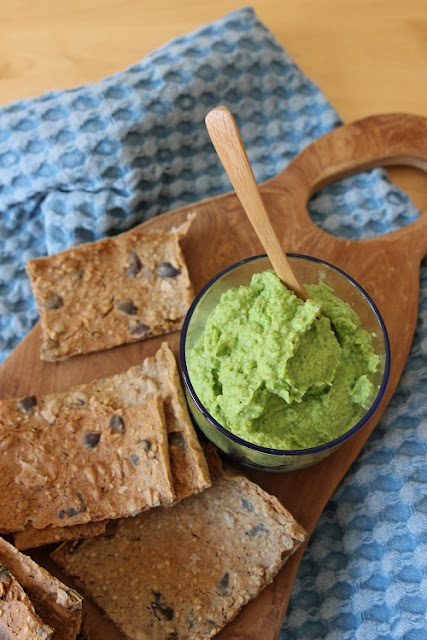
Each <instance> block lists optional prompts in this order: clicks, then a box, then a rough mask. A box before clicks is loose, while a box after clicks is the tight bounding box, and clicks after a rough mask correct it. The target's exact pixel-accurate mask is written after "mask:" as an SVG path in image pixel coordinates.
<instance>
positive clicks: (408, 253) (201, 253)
mask: <svg viewBox="0 0 427 640" xmlns="http://www.w3.org/2000/svg"><path fill="white" fill-rule="evenodd" d="M378 162H381V163H385V164H393V163H396V162H404V163H407V164H409V165H415V166H417V167H419V168H420V169H423V170H427V119H425V118H420V117H415V116H410V115H405V114H397V115H384V116H374V117H371V118H367V119H364V120H362V121H359V122H355V123H353V124H351V125H347V126H345V127H341V128H339V129H337V130H335V131H333V132H331V133H330V134H327V135H326V136H323V137H322V138H320V139H318V140H317V141H315V142H314V143H313V144H312V145H310V146H309V147H308V148H307V149H306V150H305V151H303V152H302V153H301V154H300V155H299V156H297V158H295V160H294V161H293V162H292V163H291V164H290V165H289V167H288V168H287V170H286V171H284V172H282V173H280V174H279V175H278V176H276V177H275V178H273V179H271V180H269V181H268V182H266V183H264V184H263V185H261V187H260V189H261V193H262V196H263V199H264V201H265V202H266V205H267V207H268V210H269V212H270V217H271V220H272V223H273V224H274V228H275V231H276V233H277V235H278V237H279V240H280V242H281V244H282V246H286V247H287V249H288V250H289V251H293V252H300V253H306V254H308V255H313V256H315V257H318V258H321V259H325V260H327V261H329V262H332V263H333V264H335V265H337V266H338V267H340V268H341V269H343V270H344V271H346V272H347V273H349V274H350V275H351V276H353V277H354V278H355V279H356V280H357V281H358V282H359V283H360V284H361V285H362V286H363V287H364V288H365V289H366V290H367V292H368V293H369V294H370V295H371V297H372V298H373V299H374V301H375V303H376V304H377V306H378V308H379V310H380V313H381V314H382V316H383V319H384V321H385V324H386V326H387V330H388V334H389V338H390V343H391V353H392V357H391V362H392V365H391V372H390V380H389V385H388V388H387V391H386V393H385V396H384V398H383V401H382V402H381V404H380V406H379V408H378V410H377V412H376V413H375V414H374V416H373V417H372V418H371V420H370V421H369V423H368V424H367V425H366V426H365V427H364V428H363V429H362V430H361V431H360V432H359V433H358V434H357V435H356V436H355V437H354V438H353V439H351V440H350V441H348V442H347V443H346V444H345V445H344V446H343V447H341V448H340V449H339V450H338V451H337V452H335V453H334V454H332V456H331V457H330V458H328V459H326V460H324V461H323V462H321V463H319V464H317V465H315V466H313V467H310V468H308V469H303V470H300V471H295V472H291V473H287V474H272V473H270V474H269V473H261V472H255V471H249V470H248V474H249V475H250V477H251V478H252V479H253V480H255V481H256V482H258V483H259V484H260V485H261V486H262V487H264V488H265V489H266V490H267V491H269V492H270V493H273V494H275V495H277V496H278V498H279V499H280V500H281V501H282V502H283V503H284V504H285V505H286V506H287V507H288V508H289V509H290V511H291V512H292V513H293V515H294V516H295V517H296V519H297V520H298V521H300V522H301V524H302V525H303V526H304V527H305V528H306V529H307V531H308V532H309V534H310V533H311V532H312V530H313V528H314V526H315V524H316V522H317V520H318V518H319V516H320V514H321V512H322V510H323V508H324V506H325V504H326V502H327V500H328V499H329V497H330V496H331V494H332V493H333V491H334V490H335V488H336V487H337V485H338V483H339V482H340V481H341V479H342V477H343V476H344V474H345V473H346V471H347V470H348V468H349V466H350V465H351V463H352V462H353V461H354V459H355V457H356V456H357V454H358V453H359V451H360V449H361V447H362V446H363V444H364V443H365V442H366V440H367V438H368V437H369V435H370V434H371V432H372V430H373V429H374V427H375V425H376V424H377V422H378V420H379V418H380V416H381V415H382V413H383V412H384V409H385V408H386V406H387V404H388V402H389V401H390V399H391V397H392V395H393V392H394V390H395V389H396V386H397V384H398V381H399V378H400V376H401V373H402V371H403V368H404V365H405V362H406V358H407V356H408V353H409V349H410V345H411V342H412V337H413V333H414V329H415V323H416V319H417V312H418V295H419V267H420V262H421V260H422V258H423V256H425V254H426V253H427V213H426V214H424V215H422V216H421V217H420V218H419V219H418V220H417V221H415V222H413V223H412V224H411V225H409V226H407V227H406V228H405V229H401V230H399V231H396V232H393V233H390V234H388V235H385V236H382V237H380V238H376V239H370V240H365V241H350V240H343V239H340V238H336V237H332V236H330V235H329V234H327V233H325V232H324V231H322V230H320V229H319V228H318V227H316V225H315V224H314V223H313V222H312V221H311V219H310V217H309V215H308V213H307V209H306V203H307V200H308V197H309V195H310V193H312V191H313V190H314V189H316V188H318V186H320V185H323V184H325V183H328V182H330V181H331V180H334V179H335V178H336V177H339V176H342V175H348V174H349V173H351V172H353V171H356V170H359V169H362V168H366V167H371V166H373V165H376V164H377V163H378ZM188 209H189V208H188V207H185V208H182V209H178V210H176V211H173V212H170V213H167V214H164V215H163V216H160V217H158V218H155V219H153V220H150V221H149V222H147V223H145V224H144V225H142V226H143V227H144V228H145V229H147V230H150V229H151V230H162V231H165V230H167V229H170V228H171V227H172V226H173V225H176V224H179V223H181V222H182V221H183V220H184V219H185V217H186V216H187V212H188ZM191 210H193V211H194V212H195V213H196V214H197V215H196V219H195V220H194V222H193V224H192V226H191V228H190V231H189V233H188V236H186V238H185V239H184V241H183V250H184V253H185V256H186V259H187V263H188V267H189V271H190V276H191V278H192V280H193V282H194V285H195V289H196V291H198V290H199V289H200V288H201V287H202V286H203V285H204V284H205V283H206V281H207V280H208V279H210V278H211V277H212V276H213V275H214V274H215V273H217V272H218V271H219V270H221V269H222V268H224V267H225V266H227V265H229V264H231V263H233V262H235V261H237V260H239V259H242V258H244V257H247V256H249V255H255V254H258V253H260V252H261V251H262V247H261V246H260V243H259V240H258V238H257V236H256V234H255V232H254V230H253V228H252V227H251V225H250V223H249V221H248V219H247V217H246V215H245V214H244V212H243V210H242V208H241V205H240V203H239V201H238V199H237V197H236V196H235V195H234V194H226V195H224V196H220V197H218V198H214V199H212V200H205V201H203V202H201V203H197V204H195V205H194V206H193V207H191ZM284 211H286V215H284ZM224 226H226V228H227V229H228V234H227V235H224V233H223V229H224ZM206 237H209V238H210V242H209V243H207V242H205V240H204V239H205V238H206ZM161 339H162V338H154V339H151V340H147V341H145V342H140V343H134V344H130V345H125V346H123V347H119V348H115V349H112V350H110V351H105V352H101V353H94V354H89V355H86V356H78V357H75V358H72V359H69V360H67V361H65V362H60V363H48V362H43V361H41V360H40V358H39V348H40V329H39V326H38V325H37V326H36V327H35V328H34V329H33V331H32V332H31V333H30V334H29V336H28V337H27V338H26V339H25V340H24V341H23V342H22V343H21V344H20V345H19V346H18V347H17V349H16V350H15V351H14V352H13V354H12V355H11V356H10V358H9V359H8V360H7V361H6V362H5V363H4V364H3V366H2V367H1V368H0V389H1V395H2V396H20V395H27V394H40V393H44V392H47V391H52V390H62V389H65V388H68V387H70V386H72V385H75V384H78V383H82V382H86V381H89V380H91V379H93V378H95V377H99V376H100V375H103V376H105V375H110V374H113V373H116V372H118V371H121V370H123V369H125V368H127V367H129V366H131V365H133V364H136V363H138V362H140V361H141V359H142V358H143V357H145V356H146V355H151V354H153V353H154V351H155V350H156V349H157V347H158V345H159V342H160V341H161ZM167 339H168V341H169V343H170V345H171V347H172V349H173V350H174V351H175V353H177V350H178V342H179V334H178V333H174V334H170V335H169V336H168V337H167ZM303 550H304V547H303V548H301V549H300V550H299V551H298V553H297V554H295V555H294V556H293V557H292V558H291V559H290V560H289V561H288V563H287V564H286V565H285V567H284V568H283V570H282V571H281V572H280V573H279V574H278V576H277V577H276V579H275V581H274V582H273V584H272V585H270V586H269V587H267V588H266V589H265V590H264V591H263V592H262V593H261V594H260V596H259V597H258V598H257V599H256V600H255V601H253V602H252V603H250V604H249V605H247V606H246V607H245V608H244V609H243V610H242V612H241V613H240V614H239V616H238V617H237V618H236V619H235V620H234V621H233V622H232V623H231V624H230V625H228V626H227V627H226V629H224V630H223V631H222V632H221V633H220V634H219V635H218V638H220V639H221V640H260V638H262V639H263V640H274V638H277V635H278V633H279V630H280V627H281V623H282V620H283V617H284V615H285V611H286V607H287V603H288V599H289V595H290V592H291V589H292V583H293V580H294V577H295V574H296V571H297V567H298V564H299V561H300V559H301V556H302V553H303ZM37 557H38V558H39V560H40V561H41V562H42V563H43V564H46V566H49V562H48V560H47V557H46V555H43V552H38V555H37ZM51 568H52V567H51ZM98 615H99V614H98V613H97V612H96V610H95V609H94V608H93V607H91V608H90V616H89V619H90V624H91V627H92V628H93V629H94V634H93V640H101V638H102V640H113V638H114V639H117V638H121V636H120V635H119V634H118V632H116V631H115V630H114V629H113V627H111V626H108V625H105V622H103V623H102V624H103V626H99V629H102V633H101V632H100V631H97V630H96V629H97V628H98V622H97V621H98V617H97V616H98ZM100 634H101V635H100Z"/></svg>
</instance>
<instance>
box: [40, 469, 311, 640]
mask: <svg viewBox="0 0 427 640" xmlns="http://www.w3.org/2000/svg"><path fill="white" fill-rule="evenodd" d="M304 536H305V532H304V530H303V529H302V527H300V525H299V524H298V523H297V522H296V521H295V520H294V519H293V518H292V516H291V515H290V513H289V512H288V511H287V510H286V509H285V508H284V507H283V506H282V505H281V503H280V502H279V501H278V500H277V499H276V498H274V497H272V496H270V495H268V494H267V493H265V492H264V491H263V490H262V489H260V487H258V486H257V485H255V484H254V483H252V482H250V481H249V480H247V479H246V478H244V477H243V476H239V475H231V474H229V473H227V472H225V473H224V474H223V475H218V476H217V477H216V478H215V479H214V480H213V485H212V487H211V488H209V489H207V490H206V491H203V492H202V493H199V494H197V495H194V496H192V497H190V498H187V499H186V500H183V501H182V502H179V503H178V504H176V505H174V506H173V507H170V508H168V509H162V508H160V509H153V510H151V511H148V512H146V513H143V514H140V515H139V516H137V517H135V518H125V519H121V520H118V521H116V522H114V523H110V525H109V526H108V528H107V533H106V534H104V535H101V536H98V537H97V538H92V539H88V540H82V541H79V542H76V543H66V544H63V545H61V546H60V547H59V548H57V549H56V550H55V551H54V552H53V553H52V558H53V560H54V561H55V562H56V563H57V564H58V565H59V566H61V567H62V568H64V569H65V571H67V572H68V573H69V574H70V575H71V576H73V578H74V579H75V581H76V583H77V584H78V585H80V587H81V588H82V590H83V591H84V592H85V593H86V594H87V595H88V596H89V597H90V598H91V599H92V600H94V601H95V602H96V604H97V605H98V606H99V607H100V608H101V609H103V611H104V612H105V613H106V614H107V615H108V617H109V618H110V619H111V620H112V621H113V622H114V623H115V624H116V626H117V627H118V628H120V630H121V631H123V632H124V633H125V635H126V636H127V637H128V638H130V639H131V640H164V639H165V638H179V640H195V639H198V638H210V637H212V636H213V635H215V634H217V633H218V632H219V631H220V629H222V628H223V627H224V626H225V625H226V624H227V623H228V622H229V621H230V620H231V619H232V618H234V616H235V615H236V614H237V613H238V611H239V610H240V609H241V607H243V605H244V604H246V603H247V602H248V601H249V600H251V599H252V598H255V597H256V596H257V595H258V593H259V592H260V591H261V590H262V589H263V588H264V587H265V586H266V585H267V584H269V583H270V582H271V581H272V580H273V578H274V576H275V575H276V573H277V571H278V570H279V569H280V568H281V566H282V565H283V564H284V562H285V561H286V560H287V558H288V557H289V556H290V555H291V554H292V553H293V552H294V551H295V550H296V549H297V548H298V546H299V545H300V544H301V542H302V541H303V540H304ZM130 570H132V580H129V572H130ZM117 585H120V588H119V589H117ZM111 593H114V598H111ZM130 612H131V615H130Z"/></svg>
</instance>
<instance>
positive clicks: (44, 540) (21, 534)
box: [13, 520, 108, 549]
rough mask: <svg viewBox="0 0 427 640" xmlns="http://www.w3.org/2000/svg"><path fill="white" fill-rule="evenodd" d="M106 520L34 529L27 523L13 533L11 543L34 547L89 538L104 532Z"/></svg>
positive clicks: (18, 545)
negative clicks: (20, 529) (22, 528)
mask: <svg viewBox="0 0 427 640" xmlns="http://www.w3.org/2000/svg"><path fill="white" fill-rule="evenodd" d="M107 522H108V520H101V521H100V522H87V523H85V524H75V525H72V526H65V527H52V526H50V527H46V528H44V529H35V528H34V527H32V526H31V525H30V524H27V525H26V527H25V529H24V530H23V531H18V532H17V533H14V534H13V543H14V545H15V547H16V548H17V549H34V548H35V547H42V546H44V545H46V544H53V543H55V542H63V541H65V540H79V539H80V538H90V537H91V536H98V535H99V534H100V533H104V531H105V529H106V526H107Z"/></svg>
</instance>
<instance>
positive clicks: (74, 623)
mask: <svg viewBox="0 0 427 640" xmlns="http://www.w3.org/2000/svg"><path fill="white" fill-rule="evenodd" d="M0 562H1V563H2V564H4V565H5V566H6V567H7V568H8V569H9V571H10V572H11V573H12V574H13V576H14V577H15V578H16V580H17V581H18V582H19V584H20V585H21V587H22V588H23V589H25V593H26V594H27V595H28V596H29V597H30V599H31V603H32V604H33V605H34V607H35V610H36V612H37V614H38V615H39V616H40V617H41V618H42V619H43V620H44V621H46V623H47V624H48V625H49V626H51V627H53V628H54V629H55V634H54V640H75V638H76V636H77V634H78V632H79V630H80V626H81V621H82V604H83V598H82V597H81V596H80V595H79V594H78V593H77V591H74V589H70V587H67V586H66V585H65V584H62V582H60V581H59V580H57V579H56V578H55V577H53V576H52V575H50V573H48V572H47V571H46V570H45V569H43V567H39V565H38V564H37V563H36V562H34V560H32V559H31V558H29V557H28V556H26V555H24V554H23V553H21V552H20V551H18V550H17V549H16V548H15V547H14V546H12V545H11V544H9V543H8V542H6V540H3V538H0ZM0 606H1V604H0ZM0 637H1V638H3V636H2V635H1V633H0ZM19 637H21V636H19ZM35 637H39V636H35ZM41 637H48V636H41Z"/></svg>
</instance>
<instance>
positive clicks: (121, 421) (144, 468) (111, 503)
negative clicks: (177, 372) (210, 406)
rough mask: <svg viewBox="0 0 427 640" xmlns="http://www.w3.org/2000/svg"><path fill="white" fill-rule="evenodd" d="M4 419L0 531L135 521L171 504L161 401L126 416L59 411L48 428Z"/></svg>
mask: <svg viewBox="0 0 427 640" xmlns="http://www.w3.org/2000/svg"><path fill="white" fill-rule="evenodd" d="M24 413H25V412H24ZM5 415H6V418H5V420H3V424H1V427H0V436H2V437H1V452H2V454H3V460H4V462H3V469H2V474H1V476H0V529H1V530H2V531H3V532H9V531H19V530H22V529H24V528H25V526H26V525H27V524H28V523H30V524H31V525H32V526H33V527H34V528H36V529H43V528H45V527H48V526H50V525H52V526H55V527H60V526H62V525H70V524H82V523H85V522H90V521H99V520H103V519H106V518H117V517H121V516H125V515H135V514H136V513H139V512H140V511H141V510H143V509H146V508H149V507H153V506H158V505H159V504H165V503H171V502H172V501H173V500H174V498H175V493H174V490H173V486H172V476H171V472H170V465H169V450H168V442H167V434H166V423H165V417H164V412H163V404H162V401H161V398H160V396H159V395H153V396H150V397H148V398H147V402H146V404H144V405H137V406H133V407H125V408H123V409H112V408H109V407H105V406H99V405H93V406H91V407H90V408H84V409H78V410H70V411H63V412H61V413H59V414H58V415H57V417H56V419H55V420H54V421H53V422H52V423H50V422H48V421H47V420H46V419H45V418H44V417H43V415H42V414H41V413H40V412H39V411H38V412H37V413H34V415H30V416H29V417H28V419H25V416H23V417H22V421H21V422H20V423H17V422H16V421H10V420H8V415H7V412H6V414H5ZM10 486H13V492H12V491H10V489H9V490H8V487H10ZM17 505H18V507H17Z"/></svg>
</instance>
